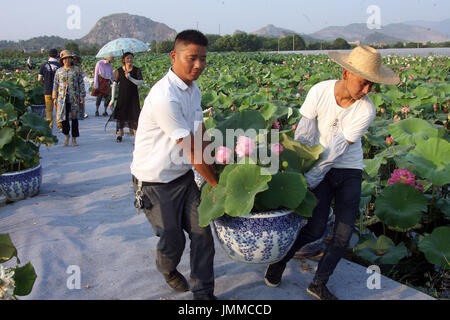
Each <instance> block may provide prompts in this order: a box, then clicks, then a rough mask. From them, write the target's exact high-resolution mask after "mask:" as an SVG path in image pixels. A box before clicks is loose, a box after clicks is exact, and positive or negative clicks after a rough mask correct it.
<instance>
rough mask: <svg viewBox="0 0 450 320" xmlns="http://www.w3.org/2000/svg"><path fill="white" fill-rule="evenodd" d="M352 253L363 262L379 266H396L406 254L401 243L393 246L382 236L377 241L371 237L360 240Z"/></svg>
mask: <svg viewBox="0 0 450 320" xmlns="http://www.w3.org/2000/svg"><path fill="white" fill-rule="evenodd" d="M354 252H355V253H356V255H358V256H359V257H361V258H363V259H364V260H366V261H368V262H370V263H372V264H379V265H383V264H397V263H398V262H399V261H400V260H401V259H403V258H404V257H406V256H407V254H408V250H407V249H406V246H405V244H404V243H403V242H401V243H400V244H399V245H398V246H395V244H394V242H393V241H392V240H391V239H390V238H388V237H386V236H384V235H381V236H380V237H379V238H378V239H375V238H374V237H373V236H370V237H366V238H363V239H361V240H360V243H359V244H358V245H357V246H355V248H354Z"/></svg>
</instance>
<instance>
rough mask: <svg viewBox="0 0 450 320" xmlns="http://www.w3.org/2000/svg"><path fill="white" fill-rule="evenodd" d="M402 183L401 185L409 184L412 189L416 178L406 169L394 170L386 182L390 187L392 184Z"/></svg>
mask: <svg viewBox="0 0 450 320" xmlns="http://www.w3.org/2000/svg"><path fill="white" fill-rule="evenodd" d="M397 182H400V183H403V184H409V185H411V186H413V187H415V186H416V176H415V175H414V174H413V173H412V172H411V171H408V170H406V169H395V170H394V172H392V175H391V177H390V178H389V180H388V183H389V185H392V184H394V183H397Z"/></svg>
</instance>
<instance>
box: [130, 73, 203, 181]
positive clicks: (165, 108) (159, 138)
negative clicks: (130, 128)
mask: <svg viewBox="0 0 450 320" xmlns="http://www.w3.org/2000/svg"><path fill="white" fill-rule="evenodd" d="M201 100H202V96H201V93H200V89H199V88H198V86H197V85H196V84H195V82H192V84H191V85H190V86H188V85H187V84H186V83H184V82H183V81H182V80H181V79H180V78H179V77H178V76H177V75H176V74H175V73H174V72H173V71H172V69H170V70H169V72H168V73H167V74H166V75H165V76H164V77H163V78H162V79H161V80H159V81H158V82H157V83H156V84H155V85H154V86H153V87H152V89H151V90H150V92H149V94H148V96H147V97H146V99H145V102H144V106H143V107H142V110H141V113H140V115H139V121H138V128H137V131H136V138H135V148H134V152H133V161H132V163H131V173H132V174H133V175H134V176H135V177H136V178H137V179H138V180H141V181H145V182H161V183H167V182H170V181H172V180H175V179H177V178H179V177H181V176H182V175H184V174H185V173H186V172H188V171H189V170H191V169H192V164H191V162H190V160H189V159H187V157H185V156H184V155H183V152H182V149H181V146H180V145H178V144H177V143H176V141H177V140H179V139H181V138H184V137H187V136H188V135H189V134H190V133H193V134H194V133H195V132H196V130H197V129H199V128H200V129H201V126H200V125H201V123H203V111H202V107H201Z"/></svg>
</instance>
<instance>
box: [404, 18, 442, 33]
mask: <svg viewBox="0 0 450 320" xmlns="http://www.w3.org/2000/svg"><path fill="white" fill-rule="evenodd" d="M403 23H404V24H407V25H411V26H419V27H422V28H425V29H429V30H433V31H436V32H439V33H441V34H443V35H444V36H446V37H450V19H445V20H442V21H424V20H416V21H406V22H403Z"/></svg>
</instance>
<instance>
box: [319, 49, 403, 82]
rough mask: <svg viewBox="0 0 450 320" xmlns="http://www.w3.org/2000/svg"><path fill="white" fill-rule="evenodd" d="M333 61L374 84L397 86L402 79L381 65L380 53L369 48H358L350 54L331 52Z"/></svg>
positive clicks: (329, 54) (330, 55) (329, 53)
mask: <svg viewBox="0 0 450 320" xmlns="http://www.w3.org/2000/svg"><path fill="white" fill-rule="evenodd" d="M328 56H329V57H330V59H331V60H333V61H334V62H336V63H337V64H339V65H341V66H342V67H344V68H345V69H347V70H348V71H350V72H352V73H353V74H356V75H357V76H360V77H361V78H364V79H366V80H369V81H372V82H374V83H381V84H390V85H396V84H397V83H399V82H400V78H399V77H398V76H397V75H396V74H395V73H394V72H393V71H392V70H391V69H389V68H388V67H385V66H384V65H382V64H381V55H380V53H379V52H378V51H377V50H376V49H374V48H372V47H369V46H358V47H356V48H355V49H353V50H352V52H350V53H344V52H337V51H330V52H328Z"/></svg>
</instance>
